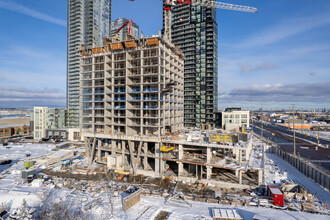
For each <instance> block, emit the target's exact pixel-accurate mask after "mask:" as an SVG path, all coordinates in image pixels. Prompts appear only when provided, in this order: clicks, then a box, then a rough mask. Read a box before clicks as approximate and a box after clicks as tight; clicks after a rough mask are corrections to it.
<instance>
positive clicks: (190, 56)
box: [163, 1, 218, 127]
mask: <svg viewBox="0 0 330 220" xmlns="http://www.w3.org/2000/svg"><path fill="white" fill-rule="evenodd" d="M163 5H164V9H165V7H166V5H165V1H164V4H163ZM164 13H165V12H164ZM164 15H165V14H164ZM171 23H172V26H171V39H170V40H171V41H172V43H173V44H175V45H176V46H178V47H179V48H180V49H181V50H182V51H183V53H184V55H185V58H186V59H185V65H184V90H185V92H184V125H185V127H200V126H201V125H203V124H206V125H211V126H214V125H215V112H216V111H217V107H218V25H217V22H216V9H215V8H208V7H204V6H199V5H194V4H192V5H190V4H183V5H180V4H178V5H176V6H173V7H172V20H171ZM164 25H165V16H163V27H164Z"/></svg>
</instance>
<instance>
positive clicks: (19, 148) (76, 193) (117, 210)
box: [0, 144, 330, 220]
mask: <svg viewBox="0 0 330 220" xmlns="http://www.w3.org/2000/svg"><path fill="white" fill-rule="evenodd" d="M9 147H10V148H9V149H7V148H6V147H3V146H0V155H1V159H12V160H14V163H12V164H11V165H10V166H7V167H6V168H5V170H4V171H3V172H2V173H1V177H2V178H3V179H1V180H0V204H1V203H3V202H6V203H7V204H8V207H9V208H10V209H14V208H19V207H20V206H21V205H22V201H23V199H25V200H26V201H27V203H28V206H32V207H38V206H39V204H40V203H41V202H44V201H45V199H47V201H48V202H47V203H54V202H55V203H56V202H58V203H59V204H62V205H64V207H65V208H68V209H70V210H72V211H74V212H77V210H82V212H81V213H82V215H83V216H84V218H82V219H93V220H94V219H96V220H97V219H154V218H155V217H156V216H157V214H158V213H159V212H160V211H161V210H164V211H167V212H169V213H170V215H169V217H168V219H182V220H183V219H202V218H204V219H212V218H211V210H212V208H228V207H230V208H235V209H237V210H239V211H240V212H241V214H242V215H243V217H244V219H247V220H249V219H252V217H253V216H254V215H255V214H258V215H261V216H267V219H276V220H280V219H283V220H284V219H285V220H287V219H288V220H290V219H318V220H323V219H329V217H328V216H325V215H317V214H309V213H305V212H292V211H285V210H276V209H271V208H263V207H245V206H228V205H220V204H214V203H201V202H192V201H189V202H190V203H191V204H192V207H189V206H188V205H187V204H185V203H184V202H183V201H179V200H171V201H170V202H169V203H168V204H167V205H166V204H165V198H162V197H152V196H142V197H141V201H140V203H139V204H137V205H135V206H134V207H133V208H131V209H129V210H128V211H126V212H124V211H122V197H121V195H120V194H118V195H117V196H116V197H113V207H114V209H113V210H114V216H111V215H110V213H111V208H110V202H109V197H108V194H107V193H106V191H105V190H103V188H100V184H99V183H96V182H92V183H89V184H88V185H86V186H87V187H84V188H83V189H82V190H79V189H75V190H72V189H67V188H65V187H63V184H64V183H63V181H62V180H55V181H54V183H55V184H56V187H55V188H54V186H55V185H54V184H53V183H47V184H44V185H43V186H42V187H32V186H31V184H28V183H24V181H23V179H22V178H21V174H20V173H19V171H20V170H24V166H23V165H24V160H31V158H33V157H39V156H43V155H48V154H50V153H52V151H51V149H52V148H53V147H54V145H40V144H33V145H31V144H24V145H9ZM27 153H28V154H31V156H30V157H26V154H27ZM260 153H261V151H260V150H257V151H256V152H255V157H256V160H254V163H255V164H254V166H261V164H262V163H261V160H259V159H258V158H259V157H260ZM270 161H273V162H270ZM268 162H269V163H268ZM271 163H274V164H276V166H275V167H278V169H276V168H274V166H271V165H270V164H271ZM267 166H269V167H268V168H267ZM282 170H285V172H284V171H282ZM267 172H269V173H270V172H273V173H272V174H271V175H268V176H267ZM297 172H298V171H296V170H295V169H294V168H293V167H292V168H290V165H288V164H286V163H285V162H284V161H281V160H280V159H278V158H276V156H274V155H267V162H266V180H267V181H268V182H272V181H274V180H275V182H277V181H280V179H285V178H290V179H296V180H297V181H298V182H299V183H301V184H302V185H303V186H304V187H305V188H306V189H307V190H310V191H311V192H312V193H315V194H316V196H317V197H318V198H319V199H320V200H324V201H325V200H327V201H328V202H329V198H330V196H329V194H325V193H324V192H325V191H324V190H323V189H321V188H320V187H318V186H317V185H316V184H315V183H313V182H311V181H310V180H308V179H306V177H304V176H303V175H302V174H300V173H299V172H298V173H297ZM281 174H282V175H281ZM61 181H62V182H61ZM85 182H87V181H85ZM79 183H80V182H79ZM98 188H99V189H100V190H96V189H98ZM93 189H94V190H93ZM322 190H323V191H322ZM322 193H323V195H322ZM97 201H101V203H100V204H97V205H96V206H95V207H93V208H91V209H86V207H87V206H88V205H89V204H96V202H97ZM328 204H329V203H328Z"/></svg>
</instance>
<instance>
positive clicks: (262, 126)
mask: <svg viewBox="0 0 330 220" xmlns="http://www.w3.org/2000/svg"><path fill="white" fill-rule="evenodd" d="M263 117H264V115H263V112H262V107H261V116H260V121H261V134H260V136H261V140H262V136H263V129H264V124H263V121H262V120H263Z"/></svg>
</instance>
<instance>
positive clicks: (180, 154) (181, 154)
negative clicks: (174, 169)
mask: <svg viewBox="0 0 330 220" xmlns="http://www.w3.org/2000/svg"><path fill="white" fill-rule="evenodd" d="M178 159H179V160H182V159H183V145H182V144H179V158H178Z"/></svg>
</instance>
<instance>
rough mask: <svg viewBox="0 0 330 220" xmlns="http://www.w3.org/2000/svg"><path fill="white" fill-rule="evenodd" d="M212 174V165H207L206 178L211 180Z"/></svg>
mask: <svg viewBox="0 0 330 220" xmlns="http://www.w3.org/2000/svg"><path fill="white" fill-rule="evenodd" d="M211 175H212V167H209V166H207V167H206V179H208V180H210V179H211Z"/></svg>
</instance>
